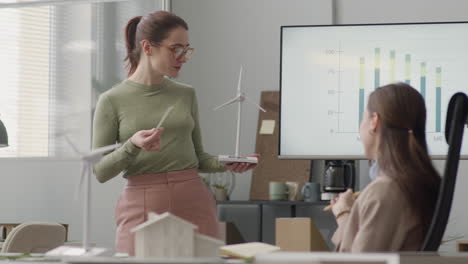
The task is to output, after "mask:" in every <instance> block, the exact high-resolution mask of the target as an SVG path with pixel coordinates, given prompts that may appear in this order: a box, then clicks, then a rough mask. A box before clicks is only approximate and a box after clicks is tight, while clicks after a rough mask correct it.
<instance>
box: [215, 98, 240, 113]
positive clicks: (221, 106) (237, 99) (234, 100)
mask: <svg viewBox="0 0 468 264" xmlns="http://www.w3.org/2000/svg"><path fill="white" fill-rule="evenodd" d="M239 100H240V96H237V97H235V98H232V99H231V100H229V101H227V102H225V103H224V104H222V105H220V106H217V107H215V108H214V109H213V110H215V111H216V110H218V109H220V108H223V107H225V106H226V105H230V104H232V103H235V102H237V101H239Z"/></svg>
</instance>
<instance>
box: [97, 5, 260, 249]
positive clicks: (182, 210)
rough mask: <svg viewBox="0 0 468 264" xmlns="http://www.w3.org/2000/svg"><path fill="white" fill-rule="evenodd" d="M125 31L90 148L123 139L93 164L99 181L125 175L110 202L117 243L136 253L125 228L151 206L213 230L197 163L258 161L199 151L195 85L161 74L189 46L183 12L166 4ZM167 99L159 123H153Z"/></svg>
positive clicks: (170, 70) (169, 72) (175, 71)
mask: <svg viewBox="0 0 468 264" xmlns="http://www.w3.org/2000/svg"><path fill="white" fill-rule="evenodd" d="M125 37H126V46H127V58H126V60H127V61H128V69H129V70H128V78H127V79H126V80H125V81H123V82H122V83H120V84H118V85H116V86H114V87H113V88H112V89H110V90H109V91H106V92H105V93H103V94H102V95H101V96H100V97H99V100H98V103H97V106H96V112H95V117H94V128H93V130H94V131H93V148H98V147H102V146H105V145H109V144H114V143H115V142H116V141H117V142H121V143H122V146H121V147H120V148H118V149H116V150H115V151H113V152H111V153H109V154H107V155H106V156H104V158H103V159H102V160H101V161H100V162H98V163H97V164H96V165H95V167H94V170H95V174H96V177H97V179H98V180H99V182H101V183H103V182H106V181H108V180H110V179H111V178H113V177H115V176H116V175H117V174H119V173H120V172H122V171H124V172H125V174H124V177H125V178H126V179H127V185H126V188H125V189H124V191H123V193H122V194H121V196H120V198H119V200H118V202H117V206H116V209H115V218H116V222H117V232H116V248H117V251H118V252H122V253H128V254H129V255H134V235H133V234H132V233H131V232H130V230H131V229H132V228H133V227H135V226H137V225H139V224H141V223H143V222H144V221H146V220H147V214H148V212H156V213H163V212H171V213H172V214H175V215H177V216H179V217H181V218H183V219H185V220H188V221H190V222H192V223H194V224H195V225H197V226H198V232H200V233H202V234H205V235H209V236H211V237H216V238H217V237H219V230H218V221H217V216H216V204H215V201H214V199H213V197H212V195H211V193H210V191H209V190H208V188H207V187H206V186H205V184H204V183H203V182H202V180H201V178H200V177H199V175H198V171H199V170H200V171H202V172H222V171H225V170H226V169H229V170H231V171H233V172H238V173H242V172H245V171H247V170H249V169H252V168H253V167H254V166H255V165H253V164H247V163H231V164H228V165H223V164H221V163H219V162H218V160H217V158H216V157H214V156H211V155H209V154H208V153H206V152H204V150H203V145H202V140H201V132H200V125H199V120H198V106H197V99H196V96H195V90H194V89H193V88H191V87H190V86H187V85H184V84H181V83H178V82H175V81H172V80H170V79H168V78H166V77H165V76H169V77H172V78H175V77H177V76H178V75H179V71H180V70H181V67H182V65H183V64H184V63H185V62H187V60H189V59H190V57H191V56H192V54H193V48H191V47H190V44H189V37H188V26H187V23H186V22H185V21H184V20H183V19H181V18H180V17H178V16H176V15H174V14H172V13H169V12H165V11H157V12H154V13H150V14H147V15H145V16H143V17H141V16H138V17H134V18H132V19H131V20H130V21H129V22H128V24H127V26H126V28H125ZM170 106H175V107H174V109H173V110H172V112H171V113H170V115H169V116H168V118H167V119H166V120H165V121H164V124H163V127H164V129H163V128H159V129H156V128H155V127H156V125H157V123H158V122H159V121H160V120H161V118H162V116H163V114H164V112H165V111H166V109H168V107H170ZM163 131H164V132H163Z"/></svg>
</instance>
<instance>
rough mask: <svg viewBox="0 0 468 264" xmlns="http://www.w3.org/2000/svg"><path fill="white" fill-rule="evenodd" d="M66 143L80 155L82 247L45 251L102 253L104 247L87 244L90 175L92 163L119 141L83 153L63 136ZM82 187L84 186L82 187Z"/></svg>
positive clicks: (65, 253) (53, 254) (85, 253)
mask: <svg viewBox="0 0 468 264" xmlns="http://www.w3.org/2000/svg"><path fill="white" fill-rule="evenodd" d="M65 139H66V140H67V142H68V144H70V146H71V147H72V148H73V150H74V151H75V152H76V153H78V154H79V155H80V157H81V162H82V165H81V178H80V185H79V191H82V192H83V198H84V202H83V203H84V204H83V247H82V248H78V247H71V246H60V247H58V248H55V249H52V250H51V251H49V252H47V255H49V256H96V255H102V254H104V253H105V252H106V251H107V249H105V248H92V247H90V246H89V226H90V222H91V216H90V204H91V179H90V178H91V176H92V175H93V174H94V173H93V165H94V164H95V163H96V162H98V161H99V160H101V159H102V157H103V156H104V154H105V153H107V152H109V151H112V150H114V149H116V148H118V147H119V146H120V144H119V143H117V144H114V145H109V146H105V147H101V148H97V149H95V150H93V151H90V152H87V153H83V152H80V151H79V150H78V148H77V147H76V146H75V145H74V144H73V143H72V142H71V140H70V139H69V138H68V137H67V136H65ZM83 187H84V188H83Z"/></svg>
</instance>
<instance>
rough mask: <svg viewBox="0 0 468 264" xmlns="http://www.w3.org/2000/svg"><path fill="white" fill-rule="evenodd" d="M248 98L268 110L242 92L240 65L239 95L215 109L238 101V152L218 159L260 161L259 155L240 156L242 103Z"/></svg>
mask: <svg viewBox="0 0 468 264" xmlns="http://www.w3.org/2000/svg"><path fill="white" fill-rule="evenodd" d="M245 100H247V102H249V103H251V104H253V105H254V106H255V107H257V108H258V109H260V110H262V111H263V112H266V111H265V109H263V108H262V107H261V106H259V105H258V104H256V103H255V102H254V101H252V100H251V99H249V98H248V97H247V96H246V95H245V93H244V92H242V66H241V67H240V72H239V81H238V83H237V96H236V97H234V98H232V99H231V100H229V101H227V102H226V103H224V104H222V105H220V106H218V107H216V108H215V109H214V110H218V109H221V108H223V107H225V106H227V105H230V104H233V103H236V102H237V106H238V111H237V136H236V153H235V155H219V156H218V160H219V161H220V162H222V163H231V162H248V163H258V159H257V157H241V156H239V140H240V131H241V123H242V122H241V115H242V103H243V102H244V101H245Z"/></svg>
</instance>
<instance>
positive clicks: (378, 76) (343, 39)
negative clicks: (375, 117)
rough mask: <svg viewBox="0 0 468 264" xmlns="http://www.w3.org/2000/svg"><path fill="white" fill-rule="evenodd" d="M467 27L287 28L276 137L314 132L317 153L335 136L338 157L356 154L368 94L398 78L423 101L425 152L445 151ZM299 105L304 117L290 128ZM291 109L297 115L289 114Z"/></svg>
mask: <svg viewBox="0 0 468 264" xmlns="http://www.w3.org/2000/svg"><path fill="white" fill-rule="evenodd" d="M293 29H294V30H293ZM467 30H468V24H467V23H461V24H404V25H401V24H397V25H395V24H387V25H350V26H332V27H323V28H322V27H312V28H308V27H300V28H291V30H290V31H289V28H286V29H285V31H284V32H283V43H282V44H283V47H282V73H281V85H282V87H281V92H282V105H281V116H282V120H281V121H282V124H281V132H282V139H281V140H282V141H283V139H286V138H285V137H286V136H287V135H290V137H289V136H288V138H290V139H291V142H294V140H297V141H298V144H299V139H300V138H304V137H311V136H313V138H317V139H319V140H317V141H316V142H311V143H310V146H309V147H311V148H315V149H317V151H322V150H323V152H322V153H327V152H330V151H331V150H330V148H329V146H327V145H324V144H323V143H320V142H336V143H338V145H339V146H340V147H341V148H342V149H344V150H343V151H341V150H340V151H341V153H342V155H344V156H346V155H362V147H361V142H360V136H359V126H360V124H361V122H362V120H363V118H364V114H365V111H366V107H367V100H368V97H369V95H370V93H371V92H372V91H374V90H375V89H376V88H378V87H381V86H384V85H387V84H391V83H395V82H404V83H407V84H409V85H411V86H412V87H414V88H415V89H416V90H417V91H418V92H419V93H420V94H421V95H422V97H423V98H424V100H425V103H426V116H427V117H426V137H427V142H428V145H429V151H430V152H431V153H434V155H444V153H446V150H447V147H446V143H445V138H444V132H445V118H446V117H445V115H446V112H447V105H448V102H449V100H450V98H451V96H452V95H453V94H455V93H457V92H460V91H461V92H465V93H467V92H468V83H467V82H466V78H465V76H466V70H465V69H468V49H467V48H466V47H468V36H465V35H466V34H461V32H466V31H467ZM311 32H312V33H311ZM286 38H287V41H286V42H285V41H284V40H285V39H286ZM285 45H286V46H287V48H285V47H284V46H285ZM290 67H292V68H294V70H292V69H290ZM292 102H294V103H292ZM296 111H297V112H296ZM299 111H303V112H306V113H305V114H303V115H302V116H304V115H308V118H307V120H308V121H309V122H303V123H302V124H298V125H297V126H295V125H294V122H296V121H295V120H298V118H297V114H298V112H299ZM294 113H296V115H295V119H294V118H291V119H289V118H287V117H289V116H290V115H291V117H292V116H293V114H294ZM283 117H284V118H283ZM317 124H320V127H319V126H317ZM289 126H292V127H296V130H298V128H300V130H299V131H296V130H295V131H293V129H292V128H290V127H289ZM283 133H284V135H285V136H284V137H283ZM301 133H302V134H301ZM293 139H294V140H293ZM308 141H313V140H308ZM288 142H289V141H288ZM303 142H304V140H303V141H302V143H301V144H303V145H304V143H303ZM306 144H307V143H306ZM288 146H290V144H289V143H288ZM298 146H299V145H298ZM317 146H323V148H322V149H320V148H319V149H318V148H317ZM285 147H286V145H285ZM302 148H303V149H304V150H305V148H306V146H304V147H302ZM356 149H359V150H360V151H361V152H359V151H356ZM330 153H331V152H330Z"/></svg>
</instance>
